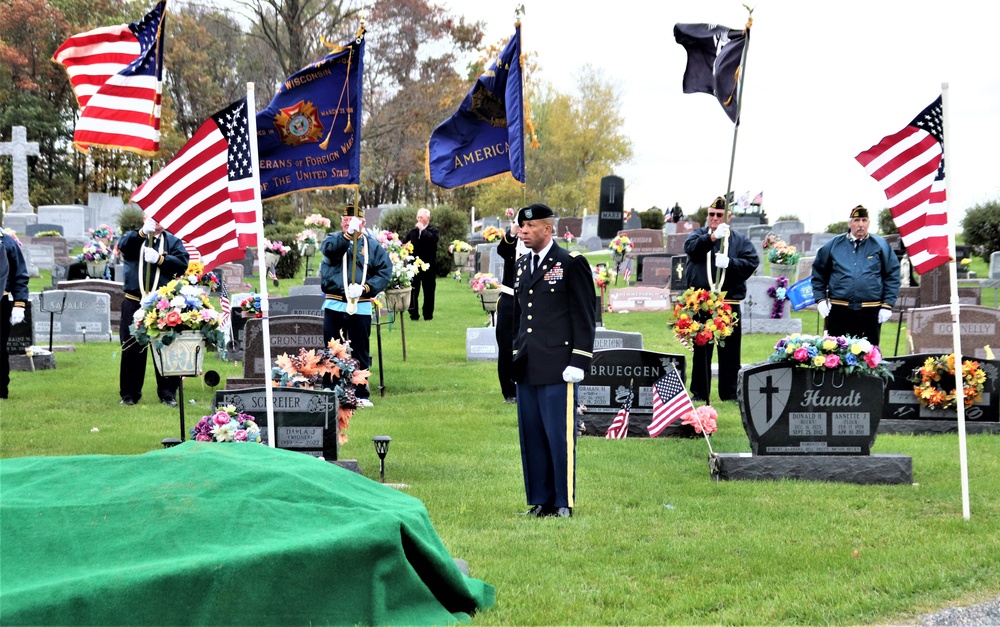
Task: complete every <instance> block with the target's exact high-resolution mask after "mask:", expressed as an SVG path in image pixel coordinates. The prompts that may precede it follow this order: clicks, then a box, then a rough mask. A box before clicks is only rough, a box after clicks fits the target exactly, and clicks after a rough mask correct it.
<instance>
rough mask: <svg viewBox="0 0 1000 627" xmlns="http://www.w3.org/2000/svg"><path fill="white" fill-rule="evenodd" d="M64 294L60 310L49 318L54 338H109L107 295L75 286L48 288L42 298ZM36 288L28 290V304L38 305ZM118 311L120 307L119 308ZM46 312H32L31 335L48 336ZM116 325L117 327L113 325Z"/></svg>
mask: <svg viewBox="0 0 1000 627" xmlns="http://www.w3.org/2000/svg"><path fill="white" fill-rule="evenodd" d="M62 293H65V294H66V302H65V304H64V306H63V311H62V313H61V314H58V315H56V316H55V317H54V319H53V320H52V321H51V324H52V326H51V330H52V340H53V341H54V342H69V343H74V342H110V341H111V329H112V327H111V297H110V296H108V295H107V294H101V293H98V292H84V291H79V290H48V291H47V292H45V298H46V300H48V299H50V298H53V299H55V298H60V297H61V294H62ZM40 297H41V294H40V293H39V292H31V294H29V298H31V305H32V307H33V308H34V309H35V310H38V309H39V308H40V302H39V299H40ZM119 315H120V311H119ZM49 318H50V316H47V315H46V316H36V320H35V321H34V332H35V337H39V338H41V337H44V338H48V337H49V330H50V326H49V323H50V320H49ZM116 329H117V327H116Z"/></svg>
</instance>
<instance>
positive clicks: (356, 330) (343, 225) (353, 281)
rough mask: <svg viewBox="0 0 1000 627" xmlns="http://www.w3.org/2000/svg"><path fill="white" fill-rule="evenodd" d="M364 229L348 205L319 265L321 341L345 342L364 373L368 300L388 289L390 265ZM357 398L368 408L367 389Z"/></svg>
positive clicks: (369, 319)
mask: <svg viewBox="0 0 1000 627" xmlns="http://www.w3.org/2000/svg"><path fill="white" fill-rule="evenodd" d="M364 228H365V212H364V210H363V209H361V208H360V207H355V206H354V205H347V206H346V207H345V208H344V215H343V216H342V217H341V218H340V232H339V233H331V234H329V235H327V236H326V239H324V240H323V243H322V244H320V247H319V249H320V251H321V252H322V253H323V261H322V262H321V263H320V267H319V272H320V277H322V284H323V293H324V294H326V300H325V301H324V302H323V341H324V342H325V343H327V344H329V342H330V340H331V339H334V338H336V339H338V340H340V339H341V338H343V339H345V340H349V341H350V342H351V356H352V357H354V359H357V360H358V364H359V365H360V367H361V369H362V370H368V369H369V368H370V367H371V364H372V359H371V353H370V350H369V341H368V338H369V336H370V335H371V331H372V298H373V297H375V296H377V295H378V294H379V293H381V292H382V290H384V289H385V288H386V286H387V285H389V280H390V279H391V278H392V261H390V259H389V253H387V252H386V251H385V249H384V248H382V246H380V245H379V243H378V240H377V239H375V238H374V237H372V236H371V235H368V234H366V233H365V232H364ZM355 251H357V252H356V253H355ZM352 272H353V275H352V274H351V273H352ZM356 393H357V398H358V407H371V406H372V402H371V398H370V397H371V391H370V389H369V387H368V386H367V385H365V386H360V385H359V386H358V387H357V390H356Z"/></svg>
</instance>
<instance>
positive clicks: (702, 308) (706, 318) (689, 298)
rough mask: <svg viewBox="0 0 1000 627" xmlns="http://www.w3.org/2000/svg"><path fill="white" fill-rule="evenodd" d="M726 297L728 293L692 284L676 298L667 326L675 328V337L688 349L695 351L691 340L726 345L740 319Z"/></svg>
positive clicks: (701, 343) (698, 342)
mask: <svg viewBox="0 0 1000 627" xmlns="http://www.w3.org/2000/svg"><path fill="white" fill-rule="evenodd" d="M725 297H726V293H725V292H709V291H708V290H701V289H697V288H693V287H689V288H688V289H687V290H685V292H684V293H683V294H681V295H680V296H678V297H677V299H676V300H675V301H674V309H673V311H671V312H670V317H669V318H668V319H667V328H672V329H673V331H674V337H676V338H677V339H678V340H679V341H680V343H681V344H683V345H684V346H685V347H687V348H688V350H694V347H693V346H692V345H691V342H694V345H695V346H705V345H706V344H710V343H712V342H715V343H717V344H718V345H719V346H725V345H726V344H725V341H726V338H727V337H729V336H730V335H732V334H733V329H735V328H736V325H737V323H738V322H739V320H738V317H737V315H736V312H735V311H733V308H732V307H731V306H730V305H729V304H728V303H727V302H725Z"/></svg>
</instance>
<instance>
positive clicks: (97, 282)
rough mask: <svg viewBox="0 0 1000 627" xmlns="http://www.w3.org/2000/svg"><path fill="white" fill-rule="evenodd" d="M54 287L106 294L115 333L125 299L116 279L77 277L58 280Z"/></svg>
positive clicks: (120, 285)
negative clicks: (108, 299)
mask: <svg viewBox="0 0 1000 627" xmlns="http://www.w3.org/2000/svg"><path fill="white" fill-rule="evenodd" d="M116 276H117V275H116ZM56 289H60V290H77V291H85V292H98V293H100V294H107V295H108V297H109V298H110V299H111V329H112V331H113V332H116V333H117V331H118V322H119V321H120V320H121V319H122V303H123V302H124V301H125V291H124V289H122V284H121V283H119V282H118V281H105V280H104V279H79V280H73V281H59V283H57V284H56Z"/></svg>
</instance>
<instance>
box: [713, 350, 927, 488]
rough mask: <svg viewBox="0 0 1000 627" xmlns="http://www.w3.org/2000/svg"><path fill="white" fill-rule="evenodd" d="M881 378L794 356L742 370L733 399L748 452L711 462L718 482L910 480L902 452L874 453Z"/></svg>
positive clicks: (910, 465)
mask: <svg viewBox="0 0 1000 627" xmlns="http://www.w3.org/2000/svg"><path fill="white" fill-rule="evenodd" d="M883 388H884V379H882V378H881V377H875V376H868V375H862V374H852V375H846V374H844V372H843V371H842V370H836V369H825V368H823V369H813V368H804V367H800V366H797V365H796V364H794V363H793V362H790V361H783V362H778V363H762V364H755V365H752V366H746V367H744V368H743V369H741V370H740V373H739V381H738V384H737V397H738V401H739V406H740V414H741V417H742V419H743V427H744V429H745V430H746V433H747V436H748V438H749V440H750V449H751V451H752V453H750V454H746V453H736V454H729V453H722V454H716V455H714V456H713V457H711V458H710V460H709V468H710V470H711V474H712V477H713V478H715V479H716V480H741V479H746V480H776V479H786V478H787V479H805V480H811V481H835V482H843V483H857V484H898V483H912V482H913V460H912V459H911V458H910V457H908V456H906V455H895V454H877V455H872V454H871V448H872V445H873V444H874V443H875V435H876V433H877V432H878V425H879V421H880V419H881V415H882V403H881V402H880V401H881V399H882V396H883Z"/></svg>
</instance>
